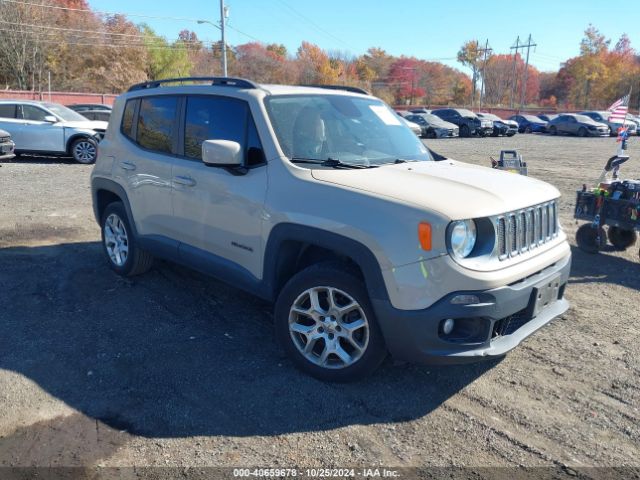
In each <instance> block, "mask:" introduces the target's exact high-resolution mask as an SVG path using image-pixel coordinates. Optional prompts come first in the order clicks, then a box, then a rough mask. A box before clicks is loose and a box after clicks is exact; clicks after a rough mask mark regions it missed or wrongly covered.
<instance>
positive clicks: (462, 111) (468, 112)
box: [458, 108, 476, 118]
mask: <svg viewBox="0 0 640 480" xmlns="http://www.w3.org/2000/svg"><path fill="white" fill-rule="evenodd" d="M458 113H459V114H460V115H462V116H463V117H471V118H476V114H475V113H473V112H472V111H471V110H465V109H464V108H459V109H458Z"/></svg>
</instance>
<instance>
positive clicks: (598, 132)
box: [587, 130, 610, 137]
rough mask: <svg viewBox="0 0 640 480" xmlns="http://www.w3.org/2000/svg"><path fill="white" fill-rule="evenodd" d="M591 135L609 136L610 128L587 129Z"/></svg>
mask: <svg viewBox="0 0 640 480" xmlns="http://www.w3.org/2000/svg"><path fill="white" fill-rule="evenodd" d="M587 132H588V133H589V136H590V137H608V136H610V132H609V130H587Z"/></svg>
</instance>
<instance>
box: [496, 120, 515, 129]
mask: <svg viewBox="0 0 640 480" xmlns="http://www.w3.org/2000/svg"><path fill="white" fill-rule="evenodd" d="M497 121H498V122H499V123H504V124H505V125H509V126H510V127H517V126H518V122H516V121H515V120H497Z"/></svg>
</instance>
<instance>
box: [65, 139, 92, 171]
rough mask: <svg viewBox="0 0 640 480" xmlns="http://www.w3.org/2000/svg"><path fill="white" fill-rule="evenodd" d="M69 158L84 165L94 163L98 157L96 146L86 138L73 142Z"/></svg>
mask: <svg viewBox="0 0 640 480" xmlns="http://www.w3.org/2000/svg"><path fill="white" fill-rule="evenodd" d="M71 156H72V157H73V159H74V160H75V161H76V162H78V163H82V164H84V165H89V164H92V163H95V161H96V158H97V156H98V144H97V143H96V142H95V140H92V139H90V138H88V137H86V138H79V139H77V140H74V142H73V143H72V144H71Z"/></svg>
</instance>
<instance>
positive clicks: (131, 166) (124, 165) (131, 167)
mask: <svg viewBox="0 0 640 480" xmlns="http://www.w3.org/2000/svg"><path fill="white" fill-rule="evenodd" d="M120 168H122V169H123V170H135V169H136V166H135V165H134V164H133V163H131V162H120Z"/></svg>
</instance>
